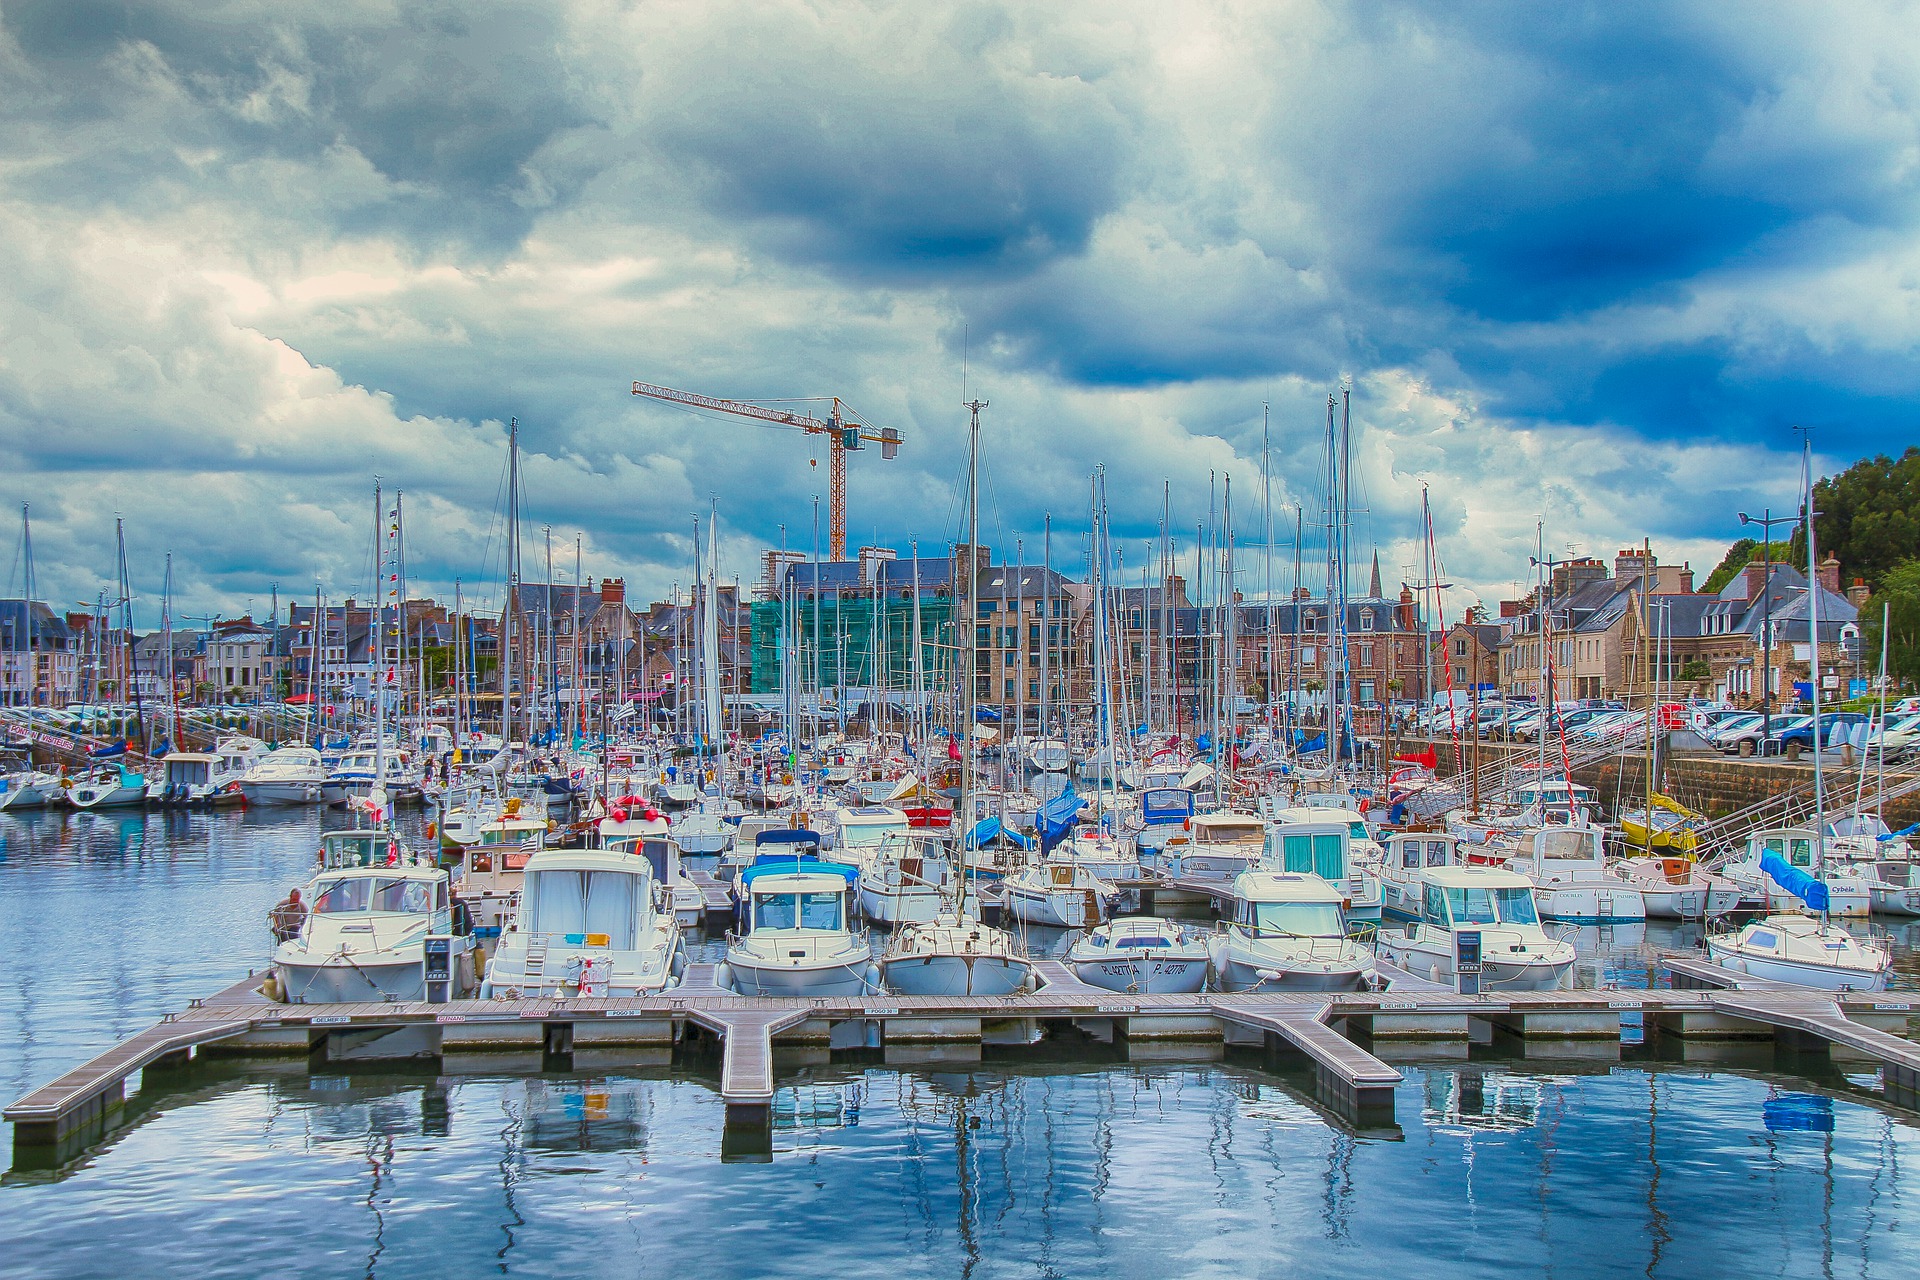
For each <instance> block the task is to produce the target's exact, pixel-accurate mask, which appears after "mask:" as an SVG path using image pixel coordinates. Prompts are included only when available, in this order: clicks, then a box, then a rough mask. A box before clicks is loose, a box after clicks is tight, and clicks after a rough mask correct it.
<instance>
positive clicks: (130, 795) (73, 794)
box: [65, 765, 149, 809]
mask: <svg viewBox="0 0 1920 1280" xmlns="http://www.w3.org/2000/svg"><path fill="white" fill-rule="evenodd" d="M148 785H149V784H148V782H147V779H146V777H145V775H143V774H138V773H135V772H134V771H133V770H131V769H129V768H127V767H126V766H125V765H115V766H114V767H113V768H111V769H103V770H101V771H100V772H99V773H96V774H94V775H93V776H92V777H89V778H81V779H79V780H77V781H75V782H74V783H73V785H72V786H70V787H67V788H65V791H66V797H67V803H68V804H70V805H72V806H73V807H74V808H76V809H117V808H124V807H127V806H129V805H141V804H145V803H146V802H147V788H148Z"/></svg>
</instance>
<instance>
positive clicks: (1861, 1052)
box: [4, 956, 1920, 1146]
mask: <svg viewBox="0 0 1920 1280" xmlns="http://www.w3.org/2000/svg"><path fill="white" fill-rule="evenodd" d="M1662 963H1663V964H1664V966H1665V968H1666V970H1667V972H1668V973H1669V974H1670V975H1671V977H1672V979H1673V981H1674V982H1675V983H1676V985H1675V986H1673V987H1660V988H1650V989H1637V988H1636V989H1604V990H1587V991H1546V992H1495V993H1490V994H1485V995H1478V996H1466V995H1460V994H1457V993H1455V992H1453V991H1451V990H1449V989H1447V988H1444V987H1441V986H1439V985H1437V984H1435V983H1432V982H1429V981H1426V980H1424V979H1421V978H1418V977H1416V976H1415V975H1412V974H1405V973H1400V972H1398V971H1393V970H1391V968H1390V967H1389V969H1388V971H1387V972H1386V976H1387V977H1388V978H1389V979H1390V982H1389V985H1388V987H1387V988H1386V989H1385V990H1381V991H1366V992H1351V993H1323V992H1247V993H1240V994H1221V993H1201V994H1193V995H1138V994H1129V993H1123V992H1115V991H1108V990H1105V989H1104V988H1099V987H1094V986H1091V985H1089V984H1087V983H1084V982H1082V981H1080V980H1079V978H1077V977H1076V976H1075V975H1074V974H1073V972H1072V971H1071V970H1070V969H1069V968H1068V967H1067V966H1066V965H1064V964H1062V963H1061V962H1059V961H1057V960H1043V961H1039V962H1037V963H1036V965H1035V968H1036V970H1037V971H1038V974H1039V977H1040V979H1041V985H1040V987H1039V989H1038V990H1036V991H1033V992H1030V993H1024V994H1020V995H1013V996H1006V997H987V996H971V997H945V996H891V995H870V996H834V997H820V998H813V999H796V998H770V997H749V996H742V995H739V994H738V993H736V992H733V991H731V990H728V989H724V988H722V987H720V986H718V985H716V982H715V966H713V965H710V964H696V965H692V966H690V967H689V969H688V971H687V973H686V975H685V978H684V981H683V982H682V984H681V985H680V986H678V987H675V988H672V989H671V990H668V991H666V992H664V993H662V994H659V995H654V996H646V997H640V998H620V999H601V998H591V997H581V998H568V999H541V1000H504V999H502V1000H454V1001H449V1002H445V1003H427V1002H417V1001H412V1002H408V1001H396V1002H391V1003H380V1002H358V1003H351V1004H337V1005H287V1004H277V1003H274V1002H272V1001H269V1000H267V999H266V998H265V997H263V996H261V995H260V994H259V993H258V992H257V991H256V990H255V989H254V988H255V986H256V985H257V982H258V979H256V978H248V979H247V980H245V981H242V982H238V983H235V984H234V985H232V986H230V987H228V988H227V989H225V990H224V991H221V992H218V993H216V994H215V995H212V996H209V997H207V998H205V999H204V1000H199V1001H195V1002H193V1003H192V1005H191V1006H190V1007H189V1008H187V1009H185V1010H183V1011H181V1012H179V1013H174V1014H169V1015H168V1016H167V1017H166V1018H164V1019H162V1020H161V1021H160V1022H159V1023H157V1024H156V1025H154V1026H152V1027H150V1028H148V1029H147V1030H145V1031H142V1032H140V1033H139V1034H138V1035H135V1036H133V1037H132V1038H130V1039H128V1040H125V1041H123V1042H121V1043H119V1044H117V1045H114V1046H113V1047H112V1048H110V1049H108V1050H107V1051H106V1052H104V1053H102V1054H100V1055H99V1056H98V1057H96V1058H94V1059H92V1060H91V1061H89V1062H86V1063H84V1064H82V1065H80V1066H78V1067H75V1068H74V1069H73V1070H71V1071H68V1072H66V1073H65V1074H64V1075H62V1076H60V1078H59V1079H57V1080H54V1081H51V1082H49V1083H48V1084H46V1085H43V1086H41V1087H40V1088H38V1089H36V1090H34V1091H33V1092H32V1093H30V1094H28V1095H26V1096H25V1097H23V1098H21V1099H20V1100H19V1101H17V1102H15V1103H14V1104H13V1105H12V1106H10V1107H8V1108H6V1110H5V1112H4V1115H5V1118H6V1119H7V1120H8V1121H11V1122H12V1123H13V1124H14V1126H15V1130H14V1141H15V1144H16V1145H26V1146H33V1145H43V1144H53V1143H60V1142H63V1141H66V1140H67V1139H68V1138H69V1136H70V1135H73V1134H75V1133H78V1132H80V1131H83V1130H85V1129H87V1128H88V1127H89V1126H91V1125H94V1124H95V1123H96V1122H99V1121H101V1120H102V1118H103V1117H104V1116H105V1115H106V1114H107V1113H109V1112H111V1111H112V1110H113V1109H114V1108H115V1107H117V1106H118V1105H119V1104H120V1102H121V1101H122V1100H123V1099H124V1097H125V1082H126V1080H127V1079H128V1077H129V1076H131V1075H133V1074H134V1073H135V1072H137V1071H141V1070H142V1069H144V1068H147V1067H152V1066H156V1065H179V1064H183V1063H185V1062H187V1061H190V1060H191V1058H192V1056H193V1055H195V1054H197V1053H201V1052H214V1053H219V1054H223V1055H225V1054H280V1055H288V1054H292V1055H297V1056H306V1055H319V1056H320V1057H322V1058H324V1059H326V1060H330V1061H331V1060H343V1059H367V1058H378V1057H382V1056H386V1057H401V1056H404V1057H417V1056H419V1055H420V1054H421V1053H423V1052H424V1053H427V1054H430V1055H431V1054H439V1055H441V1056H443V1057H445V1056H452V1055H457V1054H475V1053H486V1052H497V1051H511V1050H516V1049H518V1050H533V1051H538V1052H540V1053H542V1054H550V1053H574V1052H578V1051H580V1050H582V1049H589V1048H590V1049H592V1050H593V1051H595V1052H596V1053H599V1054H601V1055H603V1058H604V1055H605V1054H607V1053H609V1052H612V1053H614V1054H615V1055H617V1054H618V1053H619V1052H620V1051H621V1048H622V1046H642V1045H644V1046H649V1047H650V1048H652V1049H653V1050H656V1051H657V1050H658V1049H659V1048H660V1047H662V1046H669V1047H670V1046H671V1045H672V1044H674V1043H676V1042H678V1041H679V1040H680V1039H682V1038H683V1036H685V1035H686V1034H687V1033H688V1030H689V1028H699V1029H700V1031H701V1032H702V1033H703V1034H706V1035H710V1036H713V1037H716V1038H717V1039H718V1040H719V1041H720V1044H721V1064H720V1092H721V1094H722V1096H723V1097H724V1098H725V1099H726V1102H727V1107H728V1114H729V1116H730V1121H729V1122H730V1123H736V1122H737V1123H740V1124H746V1125H753V1124H764V1123H765V1121H766V1117H767V1115H768V1109H769V1107H770V1106H771V1103H772V1099H773V1096H774V1089H775V1078H776V1069H775V1068H776V1064H775V1056H774V1046H775V1044H776V1042H794V1043H798V1044H802V1045H812V1046H815V1047H828V1046H838V1047H853V1046H855V1045H857V1046H859V1047H864V1048H872V1047H876V1046H877V1047H880V1048H882V1049H884V1050H885V1051H886V1052H887V1053H888V1054H889V1055H892V1054H893V1053H895V1051H896V1050H898V1051H900V1052H901V1054H902V1058H901V1060H907V1059H906V1056H905V1055H906V1054H908V1053H909V1052H931V1053H938V1054H942V1055H945V1057H944V1058H943V1060H954V1059H955V1058H966V1057H968V1056H972V1057H975V1058H977V1057H978V1055H979V1053H980V1046H981V1045H982V1044H983V1042H988V1041H991V1042H993V1043H1013V1044H1021V1043H1029V1042H1031V1041H1032V1040H1034V1039H1037V1038H1039V1037H1040V1036H1041V1035H1042V1034H1043V1033H1044V1032H1046V1030H1047V1029H1048V1028H1053V1029H1054V1030H1056V1031H1059V1030H1062V1029H1068V1028H1070V1029H1074V1030H1077V1031H1079V1032H1081V1033H1083V1034H1088V1035H1092V1036H1095V1037H1097V1038H1101V1039H1109V1040H1112V1041H1114V1042H1116V1043H1124V1044H1125V1045H1127V1046H1128V1047H1129V1051H1130V1052H1131V1051H1145V1050H1144V1046H1149V1045H1152V1044H1154V1043H1155V1042H1161V1043H1162V1045H1163V1047H1162V1048H1159V1049H1155V1050H1151V1052H1152V1053H1153V1055H1154V1056H1157V1057H1169V1056H1178V1054H1179V1053H1180V1052H1182V1050H1181V1048H1180V1046H1181V1045H1182V1044H1204V1043H1212V1044H1214V1045H1219V1044H1220V1043H1221V1042H1222V1041H1224V1042H1225V1043H1227V1044H1239V1045H1249V1046H1258V1047H1262V1048H1264V1049H1265V1050H1266V1051H1267V1053H1268V1054H1269V1056H1270V1057H1273V1058H1275V1059H1277V1060H1291V1061H1294V1062H1296V1063H1299V1064H1302V1065H1305V1066H1306V1067H1308V1068H1309V1069H1311V1071H1312V1073H1313V1075H1314V1076H1315V1079H1316V1082H1317V1085H1318V1089H1319V1094H1320V1097H1321V1099H1322V1101H1323V1102H1325V1103H1327V1104H1328V1105H1329V1106H1330V1107H1332V1108H1333V1109H1334V1110H1336V1111H1337V1112H1339V1113H1340V1114H1342V1115H1344V1116H1346V1117H1347V1118H1349V1119H1350V1120H1352V1121H1354V1122H1356V1123H1363V1122H1364V1123H1391V1118H1392V1110H1393V1096H1394V1090H1395V1087H1396V1086H1397V1085H1398V1084H1399V1083H1400V1080H1401V1076H1400V1073H1399V1072H1398V1071H1396V1070H1395V1069H1394V1068H1393V1067H1392V1066H1390V1065H1389V1064H1387V1063H1386V1062H1383V1061H1381V1060H1380V1059H1379V1058H1378V1057H1376V1056H1375V1055H1374V1053H1373V1052H1372V1051H1371V1050H1372V1049H1373V1048H1378V1047H1380V1046H1381V1045H1382V1044H1384V1043H1391V1042H1395V1041H1401V1042H1405V1041H1415V1042H1418V1041H1423V1040H1426V1041H1431V1040H1444V1039H1451V1040H1465V1039H1467V1038H1469V1035H1470V1030H1469V1028H1470V1024H1471V1023H1472V1022H1474V1021H1476V1020H1477V1021H1479V1022H1481V1023H1484V1024H1490V1025H1492V1026H1494V1027H1499V1028H1502V1029H1504V1030H1506V1031H1508V1032H1511V1033H1514V1034H1517V1035H1520V1036H1523V1037H1527V1038H1529V1039H1548V1040H1553V1039H1574V1040H1589V1041H1606V1040H1612V1041H1613V1042H1614V1043H1615V1044H1616V1045H1617V1043H1618V1042H1619V1038H1620V1028H1621V1023H1622V1020H1623V1019H1626V1020H1628V1021H1630V1022H1635V1023H1638V1024H1639V1025H1641V1026H1644V1027H1645V1028H1646V1032H1647V1034H1648V1035H1649V1036H1651V1035H1655V1034H1665V1033H1670V1034H1674V1035H1678V1036H1681V1037H1709V1038H1746V1039H1754V1038H1761V1039H1765V1038H1771V1039H1773V1040H1775V1042H1776V1043H1778V1044H1780V1045H1782V1046H1785V1047H1787V1048H1790V1049H1791V1050H1793V1051H1794V1052H1796V1053H1809V1052H1814V1053H1825V1052H1827V1051H1828V1050H1829V1049H1830V1048H1831V1047H1834V1046H1839V1047H1842V1048H1844V1049H1845V1050H1846V1051H1847V1052H1848V1053H1850V1054H1852V1055H1855V1056H1858V1057H1864V1058H1865V1059H1867V1060H1868V1061H1871V1062H1872V1063H1874V1064H1875V1065H1877V1066H1878V1067H1879V1069H1880V1071H1881V1078H1882V1081H1883V1084H1884V1092H1885V1096H1886V1099H1887V1101H1888V1102H1889V1103H1892V1104H1894V1105H1898V1106H1903V1107H1907V1108H1911V1109H1915V1110H1920V1045H1916V1044H1915V1043H1914V1042H1913V1041H1912V1040H1909V1039H1905V1038H1903V1037H1902V1036H1901V1035H1896V1034H1891V1033H1890V1032H1891V1031H1893V1030H1900V1031H1904V1030H1907V1029H1908V1028H1909V1026H1910V1025H1911V1021H1910V1020H1911V1019H1912V1018H1913V1015H1914V1013H1915V1009H1916V1004H1920V1001H1916V1000H1913V999H1903V998H1901V997H1900V995H1899V993H1894V994H1892V995H1889V994H1887V993H1878V994H1871V995H1869V994H1852V993H1848V994H1843V995H1840V996H1837V997H1836V996H1834V995H1832V994H1830V993H1826V992H1816V991H1808V990H1806V989H1803V988H1796V987H1782V986H1779V985H1778V984H1768V983H1761V982H1756V980H1754V979H1750V978H1748V977H1747V976H1746V975H1744V974H1738V973H1733V972H1731V971H1729V970H1725V969H1721V968H1720V967H1719V966H1716V965H1712V964H1708V963H1706V962H1704V961H1701V960H1699V959H1697V958H1694V957H1686V956H1674V957H1670V958H1667V959H1666V960H1664V961H1663V962H1662ZM849 1032H853V1033H857V1035H852V1036H849V1034H848V1033H849ZM423 1037H424V1039H423ZM995 1037H998V1038H995ZM383 1044H388V1047H387V1048H385V1049H383V1047H382V1046H383Z"/></svg>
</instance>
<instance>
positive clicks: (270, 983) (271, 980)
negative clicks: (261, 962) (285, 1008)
mask: <svg viewBox="0 0 1920 1280" xmlns="http://www.w3.org/2000/svg"><path fill="white" fill-rule="evenodd" d="M260 994H261V995H263V996H265V997H266V998H267V999H269V1000H271V1001H273V1002H274V1003H275V1004H285V1003H286V1002H287V992H286V988H284V987H282V986H281V985H280V975H279V974H277V973H269V974H268V975H267V980H266V981H265V982H263V983H261V984H260Z"/></svg>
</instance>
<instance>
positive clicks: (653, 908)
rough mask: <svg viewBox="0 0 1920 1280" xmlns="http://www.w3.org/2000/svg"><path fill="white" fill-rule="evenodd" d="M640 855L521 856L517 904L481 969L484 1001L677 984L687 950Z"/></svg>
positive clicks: (638, 991) (628, 992) (573, 852)
mask: <svg viewBox="0 0 1920 1280" xmlns="http://www.w3.org/2000/svg"><path fill="white" fill-rule="evenodd" d="M664 898H665V892H664V887H663V886H662V885H661V884H660V883H659V882H658V881H657V880H655V879H654V876H653V869H652V867H651V866H650V864H649V863H648V862H647V860H646V859H645V858H642V857H638V856H636V855H634V854H631V853H627V852H623V851H621V850H616V849H546V850H543V851H541V852H540V853H537V854H535V855H533V857H532V858H530V859H528V861H527V864H526V867H525V868H524V872H523V879H522V882H521V892H520V905H519V908H518V910H517V911H516V912H515V913H514V919H513V923H512V924H511V925H510V926H509V927H508V929H507V930H506V932H504V933H502V934H501V935H500V946H499V949H498V950H496V951H495V952H494V955H493V958H492V960H491V961H490V962H489V963H488V965H487V977H486V981H485V983H483V984H482V986H481V988H480V995H481V996H482V998H486V997H491V996H494V995H502V996H505V997H507V998H509V999H521V998H527V999H535V998H541V997H549V998H561V997H568V996H612V997H620V996H644V995H652V994H654V993H656V992H659V991H663V990H665V989H666V988H668V987H671V986H674V985H675V984H677V983H678V982H679V981H680V975H681V973H682V972H684V971H685V969H686V950H685V948H684V947H683V946H682V944H681V940H680V928H679V926H678V925H677V924H676V923H674V919H673V913H672V912H671V911H669V910H666V909H664V907H665V902H664Z"/></svg>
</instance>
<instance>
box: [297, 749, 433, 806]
mask: <svg viewBox="0 0 1920 1280" xmlns="http://www.w3.org/2000/svg"><path fill="white" fill-rule="evenodd" d="M376 770H378V771H379V772H378V776H377V777H376V772H375V771H376ZM376 782H378V783H379V784H380V785H382V786H383V787H384V788H385V791H386V794H387V796H388V797H389V798H390V799H391V800H392V801H393V802H395V803H398V802H399V801H400V800H402V799H405V798H407V797H416V798H417V797H418V796H419V795H420V777H419V775H418V774H417V773H415V772H414V768H413V758H412V756H411V755H410V754H409V753H408V752H406V751H403V750H397V749H396V750H388V751H381V750H378V749H376V748H374V747H364V748H362V747H356V748H355V749H354V750H352V751H349V752H347V753H346V754H345V755H343V756H341V757H340V763H339V764H338V765H337V766H336V767H335V768H334V770H333V772H332V773H331V774H330V775H329V776H328V778H327V782H326V785H325V786H324V787H323V788H322V790H321V795H322V796H323V797H324V798H325V799H326V800H327V802H328V803H329V804H339V803H341V802H342V801H345V800H351V799H365V798H366V797H367V796H368V795H369V794H370V793H371V792H372V791H373V789H374V786H375V784H376Z"/></svg>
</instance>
